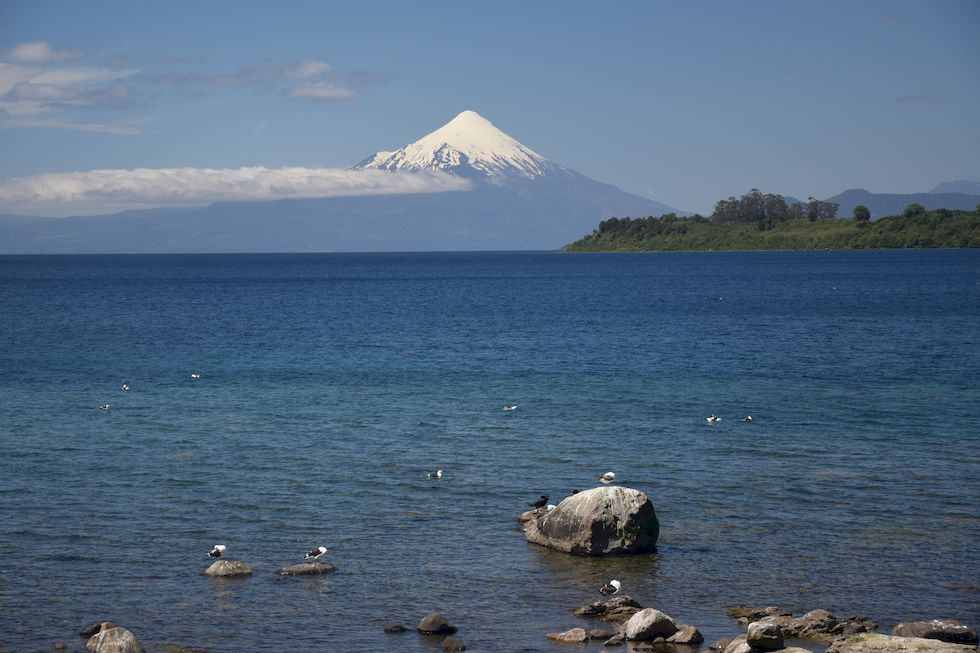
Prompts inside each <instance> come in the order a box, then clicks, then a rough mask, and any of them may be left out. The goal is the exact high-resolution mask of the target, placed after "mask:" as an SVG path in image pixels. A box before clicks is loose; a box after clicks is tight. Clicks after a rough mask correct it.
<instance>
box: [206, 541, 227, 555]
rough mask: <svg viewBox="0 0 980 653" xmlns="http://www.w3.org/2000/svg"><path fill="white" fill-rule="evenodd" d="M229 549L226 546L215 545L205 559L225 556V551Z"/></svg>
mask: <svg viewBox="0 0 980 653" xmlns="http://www.w3.org/2000/svg"><path fill="white" fill-rule="evenodd" d="M227 548H228V547H226V546H225V545H224V544H215V545H214V548H213V549H211V550H210V551H208V554H207V556H205V557H207V558H220V557H221V554H223V553H224V552H225V549H227Z"/></svg>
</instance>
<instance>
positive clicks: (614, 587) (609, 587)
mask: <svg viewBox="0 0 980 653" xmlns="http://www.w3.org/2000/svg"><path fill="white" fill-rule="evenodd" d="M622 586H623V585H622V583H620V582H619V581H618V580H611V581H609V582H608V583H606V584H605V585H603V586H602V587H601V588H599V594H602V595H603V596H609V595H610V594H615V593H616V592H618V591H619V588H620V587H622Z"/></svg>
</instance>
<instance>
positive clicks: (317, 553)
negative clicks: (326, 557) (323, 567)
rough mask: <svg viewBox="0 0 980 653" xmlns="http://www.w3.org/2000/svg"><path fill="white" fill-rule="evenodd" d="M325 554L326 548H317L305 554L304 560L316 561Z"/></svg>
mask: <svg viewBox="0 0 980 653" xmlns="http://www.w3.org/2000/svg"><path fill="white" fill-rule="evenodd" d="M326 552H327V547H325V546H318V547H317V548H315V549H313V550H311V551H310V552H309V553H307V554H306V557H305V558H304V560H317V559H318V558H319V557H320V556H322V555H323V554H324V553H326Z"/></svg>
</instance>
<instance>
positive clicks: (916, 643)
mask: <svg viewBox="0 0 980 653" xmlns="http://www.w3.org/2000/svg"><path fill="white" fill-rule="evenodd" d="M911 652H914V653H976V652H977V647H976V646H971V645H969V644H954V643H952V642H944V641H942V640H939V639H925V638H922V637H896V636H894V635H880V634H878V633H860V634H858V635H853V636H851V637H848V638H847V639H838V640H836V641H834V642H833V643H832V644H831V645H830V646H829V647H828V648H827V653H911Z"/></svg>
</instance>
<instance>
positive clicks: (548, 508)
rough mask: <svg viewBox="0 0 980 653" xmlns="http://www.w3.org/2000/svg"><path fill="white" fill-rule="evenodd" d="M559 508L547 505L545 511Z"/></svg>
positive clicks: (551, 504)
mask: <svg viewBox="0 0 980 653" xmlns="http://www.w3.org/2000/svg"><path fill="white" fill-rule="evenodd" d="M557 507H558V506H556V505H555V504H553V503H549V504H548V505H546V506H545V507H544V509H545V510H554V509H555V508H557Z"/></svg>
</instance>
